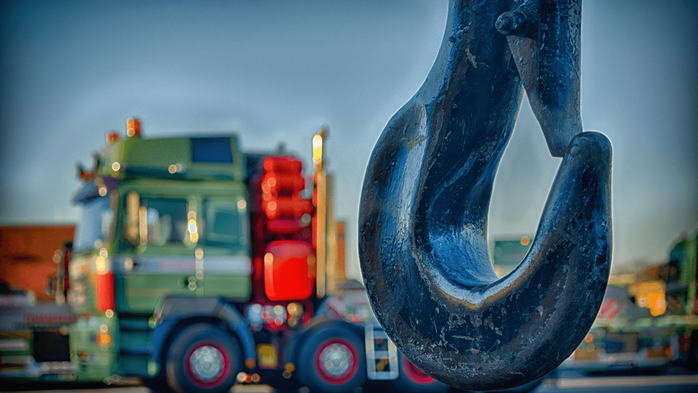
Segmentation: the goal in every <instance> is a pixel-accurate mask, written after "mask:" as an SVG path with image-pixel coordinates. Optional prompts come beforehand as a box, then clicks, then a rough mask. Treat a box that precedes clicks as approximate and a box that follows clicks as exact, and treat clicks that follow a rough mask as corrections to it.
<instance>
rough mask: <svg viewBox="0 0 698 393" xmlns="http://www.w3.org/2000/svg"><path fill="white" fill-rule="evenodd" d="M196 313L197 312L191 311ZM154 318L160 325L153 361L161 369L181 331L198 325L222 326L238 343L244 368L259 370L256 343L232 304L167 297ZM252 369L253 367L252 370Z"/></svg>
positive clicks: (211, 299) (154, 340)
mask: <svg viewBox="0 0 698 393" xmlns="http://www.w3.org/2000/svg"><path fill="white" fill-rule="evenodd" d="M192 310H195V311H192ZM154 316H155V318H156V320H157V321H158V325H157V326H156V327H155V329H154V330H153V354H152V355H151V360H153V361H155V362H157V363H158V364H160V365H162V362H163V361H164V356H165V353H166V352H167V351H166V350H167V347H168V345H169V343H170V342H171V341H172V339H173V337H174V336H175V335H176V334H177V333H178V332H179V331H181V330H182V329H184V328H186V327H188V326H190V325H193V324H196V323H202V322H205V323H210V324H212V325H222V327H224V328H225V329H226V330H228V331H229V332H230V333H231V334H233V335H234V336H235V337H236V338H237V339H238V341H239V344H240V347H241V348H240V349H241V350H242V356H243V361H244V364H245V367H246V368H248V369H254V368H255V367H256V360H255V359H256V355H255V342H254V338H253V337H252V332H250V329H249V327H248V325H247V322H245V319H244V318H243V317H242V315H241V314H240V312H239V311H238V310H237V309H235V307H233V306H232V305H231V304H229V303H227V302H225V301H224V300H223V299H220V298H213V297H208V298H207V297H168V298H165V299H164V300H163V301H162V302H161V303H160V306H159V307H158V309H157V310H156V311H155V313H154ZM250 366H251V367H250Z"/></svg>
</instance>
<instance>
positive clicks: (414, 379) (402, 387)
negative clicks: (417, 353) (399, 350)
mask: <svg viewBox="0 0 698 393" xmlns="http://www.w3.org/2000/svg"><path fill="white" fill-rule="evenodd" d="M397 362H398V370H399V371H400V373H399V374H398V377H397V379H395V380H392V381H390V384H391V385H392V386H393V387H394V388H395V390H396V391H398V392H414V393H443V392H446V391H448V389H449V388H450V387H449V386H448V385H446V384H445V383H443V382H439V381H437V380H435V379H434V378H432V377H430V376H428V375H427V374H425V373H424V372H423V371H422V370H420V369H418V368H417V367H416V366H415V365H414V364H412V362H410V361H409V360H407V358H406V357H404V356H402V354H398V359H397Z"/></svg>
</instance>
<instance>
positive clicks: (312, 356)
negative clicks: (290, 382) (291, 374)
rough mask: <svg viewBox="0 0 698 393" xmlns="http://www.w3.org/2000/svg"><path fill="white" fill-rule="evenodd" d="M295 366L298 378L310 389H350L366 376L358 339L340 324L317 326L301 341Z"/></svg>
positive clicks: (344, 392)
mask: <svg viewBox="0 0 698 393" xmlns="http://www.w3.org/2000/svg"><path fill="white" fill-rule="evenodd" d="M297 369H298V371H297V376H298V380H299V381H300V382H301V383H302V384H303V385H306V386H307V387H308V388H310V390H312V391H314V392H332V393H348V392H353V391H354V389H356V388H358V387H360V386H362V385H363V384H364V382H365V380H366V356H365V355H364V351H363V345H362V342H361V340H359V338H358V337H357V335H356V334H354V332H352V331H351V330H349V329H346V328H343V327H341V326H331V327H329V328H327V329H324V330H319V331H317V332H315V333H312V335H310V336H309V337H308V338H307V339H306V340H305V342H304V343H303V344H302V345H301V349H300V351H299V354H298V365H297Z"/></svg>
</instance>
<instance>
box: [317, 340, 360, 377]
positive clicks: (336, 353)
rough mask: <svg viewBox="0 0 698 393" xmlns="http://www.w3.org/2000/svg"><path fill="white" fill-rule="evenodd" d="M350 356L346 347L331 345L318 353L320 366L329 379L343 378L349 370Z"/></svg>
mask: <svg viewBox="0 0 698 393" xmlns="http://www.w3.org/2000/svg"><path fill="white" fill-rule="evenodd" d="M352 361H353V359H352V354H351V351H349V348H347V347H346V345H342V344H339V343H333V344H330V345H328V346H327V347H325V348H324V349H323V350H322V352H320V366H321V367H322V370H323V371H324V372H325V373H326V374H327V375H328V376H330V377H333V378H339V377H342V376H344V375H345V374H346V373H347V372H348V371H349V369H350V368H351V363H352Z"/></svg>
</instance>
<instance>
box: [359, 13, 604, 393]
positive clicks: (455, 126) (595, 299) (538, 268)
mask: <svg viewBox="0 0 698 393" xmlns="http://www.w3.org/2000/svg"><path fill="white" fill-rule="evenodd" d="M561 10H567V12H566V14H564V15H560V14H559V13H560V11H561ZM578 11H579V3H578V2H575V1H558V2H551V1H541V2H540V5H534V6H532V5H531V2H516V1H504V0H493V1H468V0H452V1H451V4H450V10H449V19H448V24H447V28H446V35H445V37H444V41H443V44H442V47H441V51H440V53H439V55H438V57H437V60H436V63H435V65H434V68H433V69H432V71H431V73H430V74H429V76H428V77H427V80H426V81H425V83H424V85H423V86H422V88H421V89H420V90H419V91H418V93H417V94H416V95H415V96H414V97H413V98H412V99H411V100H410V101H409V102H408V103H407V104H406V105H405V106H404V107H403V108H402V109H401V110H400V111H399V112H398V113H397V114H396V115H395V116H394V117H393V118H392V119H391V120H390V122H389V124H388V125H387V127H386V128H385V130H384V131H383V134H382V135H381V137H380V139H379V141H378V142H377V144H376V146H375V148H374V151H373V153H372V156H371V159H370V162H369V165H368V167H367V171H366V176H365V179H364V185H363V192H362V199H361V205H360V213H359V253H360V258H361V268H362V272H363V276H364V281H365V284H366V288H367V291H368V294H369V298H370V300H371V303H372V306H373V308H374V311H375V313H376V316H377V318H378V320H379V321H380V322H381V324H382V325H383V326H384V328H385V330H386V332H387V333H388V334H389V336H390V337H391V338H392V339H393V341H394V342H395V344H396V345H397V346H398V349H399V350H400V351H401V352H402V353H403V354H404V355H405V356H407V357H408V358H409V359H410V360H411V361H412V362H413V363H414V364H415V365H417V366H418V367H419V368H420V369H422V370H423V371H425V372H426V373H428V374H430V375H431V376H433V377H435V378H437V379H439V380H441V381H443V382H445V383H448V384H450V385H453V386H457V387H459V388H462V389H473V390H490V389H503V388H508V387H514V386H520V385H523V384H525V383H527V382H530V381H533V380H535V379H537V378H539V377H542V376H544V375H546V374H547V373H548V372H549V371H551V370H553V369H554V368H555V367H557V366H558V365H559V364H560V363H561V362H562V361H563V360H565V358H567V357H568V356H569V355H570V354H571V353H572V351H574V349H575V348H576V346H577V345H578V344H579V342H581V341H582V339H583V338H584V336H585V334H586V333H587V331H588V329H589V328H590V327H591V324H592V323H593V321H594V318H595V316H596V313H597V312H598V308H599V307H600V305H601V301H602V298H603V294H604V290H605V288H606V284H607V281H608V274H609V270H610V258H611V210H610V200H611V199H610V170H611V169H610V168H611V146H610V142H609V141H608V139H606V138H605V137H604V136H603V135H601V134H598V133H594V132H584V133H581V120H579V97H578V95H579V88H578V86H579V85H578V77H579V75H578V72H576V73H575V72H571V71H570V70H572V71H574V70H578V69H579V67H578V64H579V39H578V35H579V22H580V20H579V15H580V14H579V12H578ZM505 12H508V13H510V14H512V15H513V14H516V15H518V16H517V18H519V19H518V22H517V23H519V24H520V25H521V24H523V25H527V26H528V27H527V28H523V29H519V30H516V29H509V30H508V29H507V26H506V19H507V17H506V15H504V13H505ZM517 12H518V13H517ZM503 20H504V21H503ZM531 26H533V27H531ZM509 27H511V26H509ZM498 30H499V31H498ZM543 30H545V31H547V33H545V34H552V33H555V34H552V35H553V36H554V37H557V38H555V39H553V40H552V41H551V42H550V43H548V44H549V45H554V46H555V47H554V50H552V51H547V50H545V48H543V47H542V44H543V43H544V42H547V41H545V40H546V38H544V37H543V34H542V33H541V34H538V33H539V32H541V31H543ZM507 34H519V36H509V37H506V35H507ZM527 48H528V49H527ZM531 59H534V60H535V61H534V60H531ZM517 66H518V68H517ZM522 79H523V85H524V86H525V87H526V89H527V91H528V94H529V97H531V96H532V95H533V98H532V99H531V101H532V102H534V101H535V102H536V103H535V104H533V107H534V112H535V113H536V115H537V117H538V119H539V121H540V122H541V124H542V126H543V127H542V128H543V131H544V133H545V134H546V140H547V141H548V143H549V147H550V150H551V153H552V154H553V155H556V156H564V157H563V160H562V163H561V165H560V168H559V170H558V174H557V177H556V179H555V182H554V184H553V186H552V189H551V191H550V195H549V198H548V201H547V203H546V206H545V208H544V211H543V215H542V217H541V220H540V224H539V228H538V232H537V234H536V237H535V239H534V241H533V244H532V247H531V250H530V251H529V253H528V254H527V255H526V257H525V258H524V260H523V261H522V263H521V264H520V265H519V266H518V267H517V268H516V269H515V270H514V271H513V272H512V273H510V274H509V275H507V276H506V277H503V278H501V279H499V278H498V277H497V275H496V274H495V272H494V269H493V267H492V263H491V261H490V258H489V253H488V247H487V212H488V207H489V201H490V196H491V192H492V186H493V181H494V176H495V172H496V169H497V166H498V163H499V160H500V158H501V156H502V153H503V150H504V148H505V146H506V144H507V142H508V139H509V137H510V135H511V130H512V127H513V125H514V122H515V119H516V115H517V112H518V107H519V104H520V100H521V94H522ZM561 125H564V127H562V126H561ZM548 136H550V138H548Z"/></svg>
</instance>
